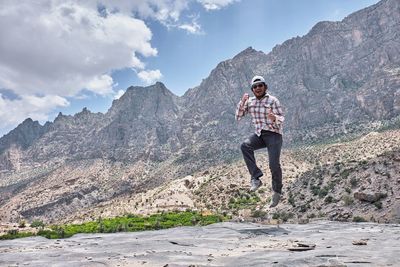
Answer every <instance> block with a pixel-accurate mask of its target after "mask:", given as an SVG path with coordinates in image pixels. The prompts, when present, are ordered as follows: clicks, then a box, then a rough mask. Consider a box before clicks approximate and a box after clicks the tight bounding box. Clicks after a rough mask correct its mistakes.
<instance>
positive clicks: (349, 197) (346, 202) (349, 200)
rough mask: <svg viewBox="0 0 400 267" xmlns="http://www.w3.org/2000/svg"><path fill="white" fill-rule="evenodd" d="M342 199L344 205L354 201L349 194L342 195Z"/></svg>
mask: <svg viewBox="0 0 400 267" xmlns="http://www.w3.org/2000/svg"><path fill="white" fill-rule="evenodd" d="M342 200H343V202H344V205H345V206H350V205H352V204H353V203H354V199H353V197H352V196H350V195H344V196H343V197H342Z"/></svg>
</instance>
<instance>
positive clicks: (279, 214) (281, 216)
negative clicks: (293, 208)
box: [272, 211, 294, 222]
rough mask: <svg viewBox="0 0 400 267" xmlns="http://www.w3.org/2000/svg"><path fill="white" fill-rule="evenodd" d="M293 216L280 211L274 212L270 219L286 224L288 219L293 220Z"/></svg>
mask: <svg viewBox="0 0 400 267" xmlns="http://www.w3.org/2000/svg"><path fill="white" fill-rule="evenodd" d="M293 216H294V214H293V213H291V212H285V211H282V212H275V213H274V214H273V215H272V219H274V220H279V219H281V220H282V221H283V222H286V221H287V220H289V219H290V218H293Z"/></svg>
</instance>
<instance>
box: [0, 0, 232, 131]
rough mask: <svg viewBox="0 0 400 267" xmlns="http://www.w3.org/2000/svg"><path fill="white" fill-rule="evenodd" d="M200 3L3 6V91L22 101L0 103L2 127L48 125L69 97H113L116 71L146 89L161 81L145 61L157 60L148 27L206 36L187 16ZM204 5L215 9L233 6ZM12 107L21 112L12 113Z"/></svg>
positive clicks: (161, 0)
mask: <svg viewBox="0 0 400 267" xmlns="http://www.w3.org/2000/svg"><path fill="white" fill-rule="evenodd" d="M195 1H196V0H87V1H79V0H40V1H15V0H1V1H0V36H2V38H1V41H0V89H4V90H9V91H10V92H12V93H13V94H15V95H16V96H17V98H16V99H7V98H1V99H0V101H1V105H0V114H1V123H0V124H1V125H0V127H2V125H5V124H7V123H11V122H12V123H19V122H20V120H23V119H25V118H26V117H27V116H30V117H32V119H38V120H41V119H43V118H45V119H46V118H47V114H49V113H51V112H52V111H53V109H56V108H58V107H64V106H65V105H67V102H65V101H66V98H67V97H72V98H73V99H79V98H81V97H83V96H84V95H82V90H83V89H86V90H89V91H91V92H93V93H95V94H99V95H103V96H104V95H109V96H112V95H113V87H114V86H115V82H114V81H113V79H112V77H111V76H110V75H111V73H112V72H113V71H114V70H119V69H124V68H132V69H134V70H135V71H136V72H137V74H138V77H139V78H140V79H142V80H143V81H145V82H146V83H152V82H154V81H155V80H158V79H160V78H161V77H162V74H161V72H160V70H146V68H145V67H146V62H145V61H146V58H147V57H151V56H156V55H157V49H156V48H154V47H153V46H152V44H151V39H152V32H151V30H150V29H149V27H148V26H147V25H146V24H145V22H144V20H146V19H152V20H157V21H159V22H160V23H162V24H163V25H165V26H166V27H169V28H171V27H172V28H180V29H183V30H185V31H187V32H188V33H193V34H199V33H202V30H201V25H200V24H199V23H198V21H197V18H193V17H191V16H187V15H185V16H183V15H182V14H184V12H186V11H189V9H190V4H191V3H193V2H195ZM199 1H200V0H199ZM200 2H201V3H202V5H203V6H204V7H205V8H206V9H208V10H211V9H218V8H221V7H224V6H226V5H228V4H230V3H231V2H232V1H211V0H208V1H205V0H201V1H200ZM185 14H187V13H185ZM182 17H184V18H182ZM35 95H36V96H37V95H41V96H43V97H41V98H40V97H35ZM56 96H57V97H56ZM43 99H45V100H46V101H49V103H48V104H49V105H45V104H43V103H42V102H41V101H43ZM61 100H62V101H61ZM32 101H38V105H36V106H35V104H34V103H32ZM13 106H20V107H21V109H12V110H13V112H8V109H9V107H13ZM29 109H31V111H29ZM6 111H7V112H6Z"/></svg>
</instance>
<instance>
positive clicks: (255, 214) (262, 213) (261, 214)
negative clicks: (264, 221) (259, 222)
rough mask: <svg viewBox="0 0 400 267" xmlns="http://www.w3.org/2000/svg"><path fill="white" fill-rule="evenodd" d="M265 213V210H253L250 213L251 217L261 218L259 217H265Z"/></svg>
mask: <svg viewBox="0 0 400 267" xmlns="http://www.w3.org/2000/svg"><path fill="white" fill-rule="evenodd" d="M265 215H267V212H265V211H263V210H254V211H253V212H252V214H251V217H254V218H261V217H265Z"/></svg>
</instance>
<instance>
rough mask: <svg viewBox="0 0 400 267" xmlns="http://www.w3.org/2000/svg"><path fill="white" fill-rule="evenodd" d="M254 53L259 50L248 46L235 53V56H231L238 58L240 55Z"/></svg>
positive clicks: (245, 55)
mask: <svg viewBox="0 0 400 267" xmlns="http://www.w3.org/2000/svg"><path fill="white" fill-rule="evenodd" d="M256 53H260V51H257V50H255V49H254V48H253V47H251V46H249V47H247V48H246V49H245V50H243V51H242V52H240V53H239V54H237V55H236V56H234V57H233V59H238V58H242V57H247V56H249V55H253V54H256Z"/></svg>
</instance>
